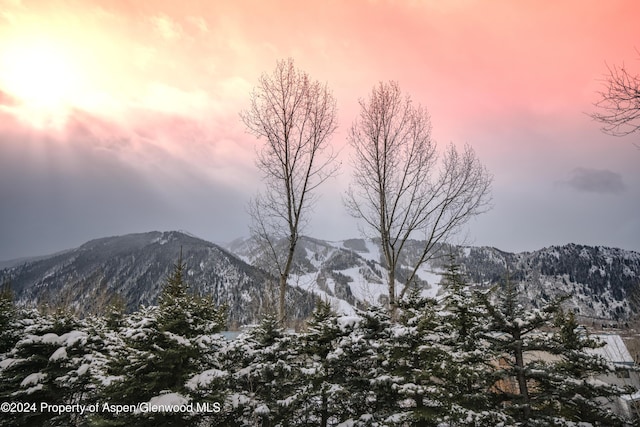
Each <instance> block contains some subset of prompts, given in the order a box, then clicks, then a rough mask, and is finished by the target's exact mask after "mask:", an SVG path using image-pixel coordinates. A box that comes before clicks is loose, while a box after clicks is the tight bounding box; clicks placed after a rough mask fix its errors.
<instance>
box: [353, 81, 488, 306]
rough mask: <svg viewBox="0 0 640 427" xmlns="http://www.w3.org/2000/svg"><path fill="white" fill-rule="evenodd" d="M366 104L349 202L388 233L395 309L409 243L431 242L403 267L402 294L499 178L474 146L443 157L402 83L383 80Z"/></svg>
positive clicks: (481, 206) (357, 130)
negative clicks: (482, 161) (494, 178)
mask: <svg viewBox="0 0 640 427" xmlns="http://www.w3.org/2000/svg"><path fill="white" fill-rule="evenodd" d="M360 107H361V111H360V115H359V118H358V119H357V120H356V121H355V122H354V123H353V125H352V127H351V129H350V132H349V135H348V140H349V143H350V144H351V146H352V147H353V149H354V156H353V158H352V161H353V166H354V175H353V181H352V184H351V186H350V188H349V190H348V192H347V195H346V198H345V203H346V205H347V209H348V210H349V212H350V213H351V214H352V215H353V216H354V217H356V218H360V219H362V220H363V221H364V222H365V224H366V226H367V229H369V230H371V231H373V236H375V237H379V238H380V244H381V246H382V254H383V256H384V260H385V262H386V264H387V268H388V288H389V308H390V310H391V312H392V313H394V312H395V305H396V284H395V282H396V273H397V271H398V268H399V267H401V266H400V265H399V262H400V260H401V259H402V258H401V257H402V255H403V250H404V249H406V244H407V241H408V240H409V239H410V238H416V237H420V238H422V239H423V245H422V246H421V250H420V252H419V254H418V255H417V258H416V259H414V260H412V264H413V265H409V266H402V267H408V268H409V274H408V275H407V276H406V280H404V283H403V284H404V287H403V289H402V290H401V292H400V293H399V298H402V297H403V296H404V293H405V291H406V290H407V289H408V287H409V285H410V284H411V283H412V282H414V281H415V280H416V279H417V272H418V269H419V268H420V267H421V266H422V265H423V264H424V263H425V262H426V261H428V260H429V259H431V258H432V256H433V253H434V249H435V247H436V245H437V244H438V243H442V242H445V241H446V240H447V239H448V238H449V237H450V236H451V235H452V234H453V233H455V232H457V231H459V229H460V228H461V226H463V225H464V224H465V223H466V222H467V221H468V220H469V219H470V218H471V217H473V216H475V215H477V214H479V213H481V212H483V211H484V210H485V209H486V208H487V207H488V205H489V199H490V189H491V181H492V177H491V176H490V175H489V173H488V172H487V170H486V169H485V168H484V167H483V166H482V165H481V164H480V162H479V161H478V159H477V157H476V155H475V153H474V151H473V150H472V149H471V148H470V147H468V146H467V147H465V150H464V152H462V153H460V152H458V150H457V149H456V148H455V147H454V146H453V145H450V146H449V147H448V148H447V150H446V152H445V153H444V155H443V157H442V158H441V159H439V158H438V154H437V151H436V148H437V147H436V143H435V142H434V141H433V140H432V139H431V120H430V117H429V114H428V113H427V111H426V110H425V109H424V108H423V107H421V106H420V105H418V106H416V105H414V104H413V103H412V101H411V99H410V97H408V96H407V97H403V96H402V93H401V92H400V89H399V87H398V84H397V83H395V82H389V83H380V84H378V85H377V86H376V87H375V88H374V89H373V91H372V93H371V96H370V97H369V100H368V101H364V100H361V101H360ZM438 160H441V161H440V162H439V161H438ZM438 164H440V167H438Z"/></svg>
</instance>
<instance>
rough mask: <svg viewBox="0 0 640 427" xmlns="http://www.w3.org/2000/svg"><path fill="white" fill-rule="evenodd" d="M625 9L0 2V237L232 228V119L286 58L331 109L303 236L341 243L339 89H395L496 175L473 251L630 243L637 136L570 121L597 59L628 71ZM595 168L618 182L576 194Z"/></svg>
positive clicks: (585, 102)
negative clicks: (327, 153)
mask: <svg viewBox="0 0 640 427" xmlns="http://www.w3.org/2000/svg"><path fill="white" fill-rule="evenodd" d="M638 16H640V3H639V2H636V1H634V0H612V1H607V2H600V1H580V0H566V1H561V2H556V1H544V0H543V1H540V0H523V1H518V2H513V1H510V0H496V1H489V2H481V1H475V0H457V1H450V2H449V1H448V2H442V1H435V0H433V1H431V0H421V1H412V0H406V1H403V0H398V1H391V0H377V1H369V0H353V1H331V0H329V1H314V0H310V1H305V2H299V1H293V0H274V1H269V2H257V1H253V0H238V1H234V2H230V1H229V2H227V1H211V2H209V1H207V2H203V1H191V0H186V1H181V2H175V1H171V0H157V1H155V0H154V1H152V0H141V1H136V2H129V1H123V0H91V1H81V0H64V1H63V0H51V1H47V2H37V1H29V0H0V139H1V140H0V150H2V151H1V152H0V171H2V173H3V174H4V175H2V176H0V181H2V182H4V183H5V184H4V185H5V186H4V187H2V186H0V191H2V194H0V198H1V199H2V200H3V204H2V208H1V209H0V226H1V227H2V228H1V229H0V240H2V241H3V244H4V245H5V250H6V251H9V252H10V251H12V250H14V252H15V255H16V256H18V255H30V254H31V252H34V251H35V252H42V251H38V250H33V251H32V250H31V249H28V248H27V247H28V244H27V243H26V242H28V241H31V242H32V244H33V245H35V243H33V242H37V241H39V239H45V238H44V237H43V236H45V235H46V236H50V237H48V238H46V239H45V240H47V241H48V242H50V246H49V248H50V249H52V250H53V249H61V248H64V247H71V246H73V245H74V244H77V243H82V242H83V241H84V240H86V239H88V238H93V237H99V236H101V235H109V234H111V235H113V234H120V233H124V232H138V231H148V230H152V229H159V230H167V229H183V230H188V231H191V232H193V233H194V234H197V235H200V236H202V237H205V238H209V239H211V240H213V241H223V240H231V239H233V238H234V237H238V236H241V235H246V234H247V233H248V228H247V217H246V209H245V208H246V203H247V201H248V200H249V199H250V198H251V197H252V196H253V195H254V194H255V191H256V190H257V189H258V188H259V186H260V185H262V182H261V177H260V175H259V174H258V172H257V170H256V168H255V163H254V161H255V152H256V148H258V147H259V144H260V141H257V140H256V139H255V138H253V137H252V136H251V135H249V134H248V133H247V132H246V130H245V129H244V127H243V125H242V122H241V120H240V119H239V113H240V111H242V110H243V109H245V108H247V105H248V101H249V96H250V92H251V89H252V88H253V87H254V86H255V85H256V84H257V82H258V79H259V77H260V74H261V73H264V72H270V71H272V70H273V67H274V66H275V64H276V61H278V60H281V59H286V58H289V57H291V58H293V60H294V61H295V64H296V66H298V67H299V68H300V69H301V70H303V71H305V72H307V73H308V74H309V76H310V77H311V78H313V79H317V80H319V81H321V82H323V83H326V84H327V87H328V88H330V89H331V90H332V91H333V92H334V96H335V98H336V100H337V107H338V112H339V117H338V122H339V128H338V130H337V132H336V134H335V137H334V138H333V140H332V141H331V144H332V146H333V148H334V149H335V152H336V153H339V156H338V160H339V161H341V162H342V163H341V164H342V167H341V174H340V175H339V176H338V177H336V178H335V179H333V180H329V181H327V183H326V185H325V186H323V188H322V190H321V193H322V194H320V200H322V202H320V203H319V204H318V206H317V212H316V213H315V216H314V217H313V218H311V219H310V221H309V224H310V229H309V230H308V231H307V233H308V234H309V235H312V236H313V235H317V236H318V237H320V238H329V239H341V238H350V237H358V235H359V231H358V227H357V224H355V223H354V222H353V221H352V220H351V219H350V218H349V216H348V215H347V214H346V213H345V211H344V207H343V205H342V194H343V193H344V191H345V189H346V188H347V186H348V185H349V180H350V178H351V169H350V167H351V166H350V163H349V156H350V151H349V150H350V149H349V147H348V146H347V144H346V133H347V132H348V129H349V127H350V125H351V123H352V122H353V120H354V118H355V117H356V116H357V114H358V109H359V104H358V100H359V99H361V98H364V97H366V96H367V95H368V94H369V92H370V90H371V88H372V87H373V86H374V85H375V84H376V83H377V82H379V81H387V80H396V81H397V82H398V83H399V86H400V88H401V90H402V91H403V92H405V93H406V94H408V95H410V96H411V98H412V99H413V100H414V102H416V103H420V104H422V105H423V106H425V107H426V108H427V109H428V111H429V113H430V115H431V120H432V124H433V135H434V137H435V139H436V141H437V142H438V144H439V146H440V147H441V148H442V147H444V145H446V144H447V143H449V142H453V143H454V144H465V143H468V144H470V145H471V146H473V148H474V150H475V151H476V152H477V154H478V156H479V157H480V159H481V161H482V162H483V163H484V164H486V166H487V168H488V169H489V171H490V172H491V173H492V174H493V175H494V176H495V185H494V187H495V194H494V201H495V208H494V209H493V210H492V211H490V212H489V213H487V214H486V215H483V216H482V217H480V218H479V219H478V223H477V224H476V225H475V226H473V227H472V229H471V230H470V232H469V233H470V235H471V236H472V240H474V242H475V243H476V244H487V245H494V246H498V247H500V248H501V249H506V250H523V249H538V248H540V247H542V246H545V245H550V244H555V243H567V242H569V241H573V242H576V243H599V244H609V245H612V246H622V247H626V248H631V249H640V246H638V243H637V242H640V220H639V219H638V217H637V215H632V214H631V213H630V212H637V211H638V209H640V206H638V200H640V168H638V165H639V164H640V159H638V156H640V151H639V150H637V149H635V146H634V142H635V143H637V138H638V136H637V135H636V136H634V135H632V136H630V137H628V138H626V139H615V138H613V139H612V138H611V137H609V136H607V135H604V134H603V133H602V132H600V129H599V126H598V124H597V123H594V122H593V121H592V120H590V118H589V116H588V113H589V112H590V111H591V110H592V108H593V102H594V101H595V99H596V93H597V91H598V90H599V89H600V88H601V85H602V79H603V76H604V74H605V73H606V70H607V64H609V65H614V64H616V65H622V64H624V65H625V66H627V67H628V68H629V69H630V70H633V72H635V73H640V57H639V56H638V54H637V49H638V48H639V43H640V31H639V30H638V25H637V17H638ZM61 147H62V148H63V149H61ZM576 171H580V173H576ZM602 177H613V178H614V179H615V182H617V183H619V184H620V185H619V186H617V187H616V188H617V191H616V192H613V193H612V192H609V193H603V192H602V191H594V188H595V189H597V188H608V187H606V186H605V187H602V186H600V187H598V186H597V185H596V186H595V187H594V186H590V185H588V184H589V183H590V182H591V180H592V179H595V180H596V181H597V180H598V179H601V178H602ZM582 180H584V181H585V182H582ZM9 183H11V184H9ZM596 184H597V183H596ZM114 206H118V207H119V209H120V210H119V211H117V212H119V213H118V215H116V214H114V213H113V212H114V211H116V209H115V207H114ZM52 218H57V219H56V220H53V219H52ZM598 218H600V219H598ZM601 218H606V219H607V220H606V226H605V225H604V224H601V223H602V222H603V221H602V220H601ZM50 222H51V224H53V225H51V226H49V223H50ZM596 222H598V224H596ZM34 224H38V226H37V227H41V228H40V231H37V227H36V226H34ZM79 224H84V226H83V227H79ZM66 233H70V234H72V235H74V236H77V237H76V238H75V240H73V239H71V240H64V239H63V240H64V241H68V242H69V243H62V242H63V241H62V240H60V239H62V238H63V237H61V236H65V235H66ZM27 235H28V236H31V237H30V238H26V237H25V236H27ZM11 236H13V237H11ZM54 236H58V237H54ZM80 236H82V237H80ZM30 239H31V240H30ZM634 242H635V243H634ZM23 244H24V245H25V246H24V248H23V249H20V247H22V246H21V245H23ZM60 246H62V247H60ZM30 247H33V246H30ZM12 248H13V249H12ZM43 250H44V249H43ZM10 256H11V255H8V254H7V253H5V255H4V257H10ZM2 258H3V255H2V254H1V253H0V259H2Z"/></svg>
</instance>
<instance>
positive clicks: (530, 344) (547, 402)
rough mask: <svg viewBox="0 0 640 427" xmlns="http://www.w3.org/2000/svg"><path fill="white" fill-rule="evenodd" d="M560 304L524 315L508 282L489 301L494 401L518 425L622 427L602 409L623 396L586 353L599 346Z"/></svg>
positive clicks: (599, 361) (600, 362) (545, 305)
mask: <svg viewBox="0 0 640 427" xmlns="http://www.w3.org/2000/svg"><path fill="white" fill-rule="evenodd" d="M562 301H563V298H557V299H554V300H553V301H551V302H543V305H542V308H541V309H526V308H525V307H524V306H523V305H522V304H519V303H518V291H517V288H516V285H515V284H514V283H513V282H511V281H510V280H509V279H508V278H507V280H506V282H505V283H504V285H503V286H502V289H501V290H500V294H499V295H498V297H497V299H496V301H495V302H490V301H489V299H488V298H487V299H486V300H485V304H486V307H487V309H488V311H489V314H490V316H491V320H492V323H491V326H492V328H491V331H490V333H489V334H487V336H486V337H487V339H488V340H489V342H490V343H491V344H492V345H493V346H494V349H495V350H496V351H498V352H499V354H500V355H501V357H500V359H499V362H500V363H499V366H498V367H497V370H496V373H497V374H499V376H500V378H501V379H500V381H498V382H496V384H495V386H494V391H495V394H496V397H498V398H499V399H500V400H501V401H502V402H503V404H504V405H505V406H504V407H505V409H504V410H505V412H506V413H507V414H509V415H510V416H512V417H513V419H514V420H515V421H516V425H524V426H575V425H577V424H576V423H585V424H584V425H608V426H616V425H622V423H621V421H620V420H619V419H618V418H617V417H616V416H614V415H613V414H611V413H610V412H609V411H608V410H607V409H606V407H605V406H606V405H604V403H605V402H606V400H607V399H608V398H610V397H613V396H615V395H616V394H619V393H621V392H622V390H619V389H616V387H610V386H607V385H605V384H601V383H600V382H599V381H598V380H597V379H595V378H594V377H595V376H596V375H598V374H599V373H603V372H606V371H607V369H608V367H607V365H606V363H604V361H603V360H602V359H600V358H598V357H597V356H595V355H594V354H589V353H588V352H587V349H589V348H593V347H594V346H595V345H596V344H595V343H594V342H593V341H592V340H589V339H587V338H586V337H580V336H579V333H578V330H577V326H578V325H577V323H576V322H575V319H574V318H573V316H572V315H570V314H568V315H565V314H564V313H563V312H562V309H561V303H562ZM592 423H593V424H592ZM602 423H604V424H602Z"/></svg>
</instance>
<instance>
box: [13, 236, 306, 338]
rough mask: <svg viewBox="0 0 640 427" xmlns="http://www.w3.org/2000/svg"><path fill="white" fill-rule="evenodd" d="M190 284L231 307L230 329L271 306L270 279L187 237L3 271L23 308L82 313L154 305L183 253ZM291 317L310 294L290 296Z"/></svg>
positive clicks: (113, 246)
mask: <svg viewBox="0 0 640 427" xmlns="http://www.w3.org/2000/svg"><path fill="white" fill-rule="evenodd" d="M181 250H182V254H183V259H184V262H185V264H186V272H187V273H186V282H187V283H188V284H189V285H190V287H191V288H192V290H193V291H194V292H198V293H204V294H210V295H213V297H214V299H215V301H217V302H218V303H220V304H222V303H227V304H228V305H229V319H230V324H231V326H233V325H234V324H245V323H252V322H255V321H257V320H258V316H259V315H260V313H261V312H263V311H264V310H266V309H268V307H269V304H271V301H270V298H269V292H267V288H266V286H267V284H268V283H270V280H269V278H268V276H267V275H266V274H265V273H264V272H263V271H261V270H259V269H257V268H254V267H252V266H250V265H248V264H246V263H245V262H244V261H242V260H241V259H239V258H238V257H236V256H234V255H232V254H231V253H229V252H228V251H226V250H225V249H223V248H221V247H220V246H218V245H215V244H213V243H210V242H207V241H205V240H202V239H199V238H197V237H194V236H190V235H187V234H185V233H181V232H176V231H170V232H157V231H154V232H149V233H140V234H129V235H125V236H118V237H106V238H101V239H96V240H91V241H90V242H87V243H85V244H84V245H82V246H80V247H78V248H76V249H72V250H68V251H65V252H62V253H58V254H54V255H52V256H49V257H38V258H37V259H28V260H26V261H24V262H23V263H18V264H17V265H15V263H14V265H13V266H12V267H9V268H5V269H3V270H0V280H1V281H2V282H4V281H5V280H10V282H11V285H12V289H13V291H14V293H15V295H16V301H17V302H18V303H22V304H27V305H28V304H45V303H46V304H50V305H54V306H55V305H57V304H63V305H70V306H71V307H73V308H74V309H76V310H77V311H78V312H79V313H81V314H87V315H89V314H92V313H99V312H100V311H101V310H103V309H104V307H105V306H106V305H107V304H109V303H110V302H113V301H115V300H116V298H117V297H118V296H119V297H121V298H122V299H123V300H124V301H125V303H126V306H127V309H128V310H129V311H133V310H135V309H137V308H138V307H139V306H140V305H152V304H155V303H156V301H157V298H158V295H159V294H160V292H161V289H162V285H163V283H164V281H165V279H166V278H167V277H168V274H169V273H170V272H171V270H172V268H173V265H174V264H175V263H176V262H177V260H178V258H179V255H180V251H181ZM289 298H290V302H291V304H290V305H291V306H292V307H295V312H294V313H293V314H294V315H295V316H297V317H306V316H307V315H308V314H309V313H310V312H311V310H312V309H313V305H314V299H313V295H311V294H308V293H306V292H304V291H302V290H300V289H295V290H293V291H292V292H291V293H290V294H289Z"/></svg>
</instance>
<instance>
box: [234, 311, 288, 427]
mask: <svg viewBox="0 0 640 427" xmlns="http://www.w3.org/2000/svg"><path fill="white" fill-rule="evenodd" d="M299 349H300V344H299V342H298V336H297V335H296V334H292V333H288V332H287V331H286V330H284V329H283V328H282V327H281V326H280V322H279V321H278V318H277V316H276V315H275V314H272V315H266V316H265V317H264V318H263V319H262V321H261V322H260V324H258V325H257V326H255V327H253V328H252V329H251V330H249V331H248V332H246V333H245V334H242V335H240V336H239V337H238V338H236V339H235V340H234V341H232V342H231V343H230V344H229V346H228V348H227V349H226V352H225V354H224V362H225V363H224V369H225V370H226V371H228V372H230V373H231V375H230V381H229V387H230V390H229V394H228V396H227V400H226V406H227V407H228V408H230V414H229V417H228V418H229V422H228V424H227V425H229V426H248V425H251V426H264V427H267V426H277V425H290V424H291V420H292V414H293V411H294V409H295V408H296V407H297V406H299V405H301V401H300V399H301V396H300V395H298V394H297V393H298V390H299V389H300V382H299V381H300V370H299V367H300V356H299V353H298V352H299Z"/></svg>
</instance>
